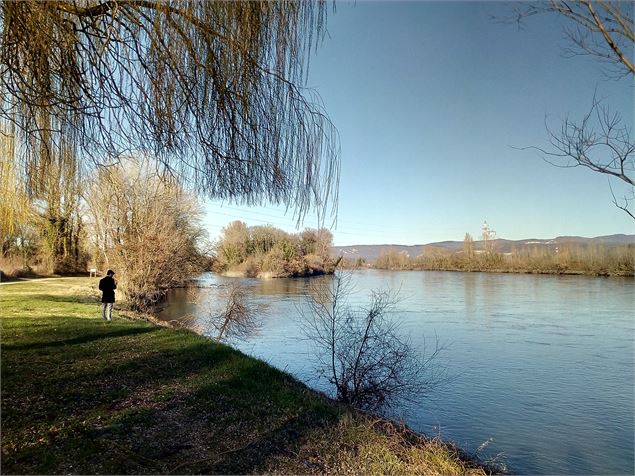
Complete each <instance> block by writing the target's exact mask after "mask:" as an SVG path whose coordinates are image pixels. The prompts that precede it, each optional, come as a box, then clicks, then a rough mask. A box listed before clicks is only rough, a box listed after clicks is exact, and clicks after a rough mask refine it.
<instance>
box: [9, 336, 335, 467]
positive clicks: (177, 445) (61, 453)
mask: <svg viewBox="0 0 635 476" xmlns="http://www.w3.org/2000/svg"><path fill="white" fill-rule="evenodd" d="M196 347H198V346H193V347H187V348H184V349H183V351H182V352H178V353H175V354H172V355H165V356H163V357H164V358H162V356H159V355H157V356H155V357H152V358H147V359H140V360H136V361H130V362H129V363H128V364H126V366H127V367H126V368H127V369H130V368H132V367H133V366H135V365H137V366H138V368H144V367H146V366H151V367H155V368H156V372H154V375H155V376H154V377H153V375H152V374H153V372H149V371H147V370H146V372H145V374H141V375H140V374H135V375H128V376H127V377H126V378H125V383H124V384H125V385H126V386H129V385H132V384H133V382H135V383H136V384H137V386H138V387H137V388H136V389H131V390H132V391H131V392H130V393H129V394H127V395H126V396H124V397H120V398H116V397H114V398H113V396H112V395H108V394H105V395H103V396H102V398H100V399H98V401H93V404H94V405H103V404H105V403H107V401H108V400H110V399H112V401H111V402H110V405H109V407H110V409H109V410H108V411H107V412H106V411H103V412H101V413H102V415H101V417H100V419H99V420H96V419H95V417H94V415H93V416H92V417H90V416H89V415H88V414H87V413H86V414H84V415H82V412H81V411H79V410H80V408H78V407H77V406H75V405H73V406H71V409H72V411H73V412H74V413H73V414H72V415H67V414H65V413H64V412H60V413H61V415H60V416H63V421H64V423H65V425H60V424H59V423H56V424H55V425H52V427H57V428H60V427H64V432H63V433H55V434H54V435H53V436H51V437H50V438H41V439H40V440H38V441H36V442H32V443H31V444H29V445H25V446H23V447H21V448H20V449H19V450H13V451H11V452H9V453H5V454H4V455H3V456H4V457H3V473H4V472H7V473H36V474H37V473H48V474H58V473H68V472H71V473H79V474H130V473H141V474H168V473H180V474H213V473H216V474H238V473H253V472H256V473H258V472H262V471H264V470H266V468H267V466H268V462H269V461H271V460H272V458H274V457H275V456H276V455H292V454H293V453H291V452H290V449H293V448H294V446H295V445H297V444H300V443H301V442H302V441H303V440H304V439H305V438H307V437H308V436H309V435H310V434H311V433H312V432H313V431H316V430H318V429H321V428H323V427H324V426H326V425H328V424H335V422H336V421H337V414H336V412H335V411H334V410H333V407H332V406H330V405H327V404H326V403H324V402H322V401H321V399H320V397H316V395H315V394H313V393H312V392H310V391H309V390H308V389H306V387H304V386H303V385H301V384H298V383H297V382H295V381H294V380H293V379H292V378H290V377H288V376H286V375H284V374H282V373H280V372H278V371H277V370H275V369H271V368H269V367H268V366H266V365H265V364H263V363H260V362H256V361H249V360H247V359H245V358H244V357H243V356H241V355H240V354H238V353H237V352H235V351H233V350H231V349H227V348H224V347H216V349H215V351H213V352H209V351H210V350H213V348H209V347H208V348H207V351H205V352H204V353H205V354H206V358H204V359H202V358H201V355H200V353H201V352H203V351H202V350H201V349H197V348H196ZM192 352H193V353H194V354H195V355H198V357H195V358H194V360H192V358H191V356H192ZM168 357H169V360H170V361H171V365H168V364H167V362H166V360H168ZM234 359H237V360H239V361H241V362H239V365H238V369H239V370H237V369H236V366H235V365H232V364H235V362H233V361H234ZM243 360H244V361H245V362H242V361H243ZM243 364H244V365H243ZM215 368H216V370H217V371H218V372H221V373H222V372H223V371H225V370H226V369H227V368H231V369H232V370H233V371H232V372H231V374H230V375H231V376H230V377H229V378H222V377H220V378H212V381H211V382H209V381H205V380H204V381H203V382H201V384H200V385H195V386H194V388H188V389H187V390H186V391H184V392H180V393H179V392H176V393H175V394H172V395H169V396H167V397H166V398H165V399H163V400H160V401H157V400H156V399H151V401H138V400H136V399H137V398H138V397H140V395H138V394H137V392H136V391H137V390H139V391H141V392H140V393H143V390H144V387H145V386H146V385H147V384H152V392H153V393H154V394H155V396H156V394H157V393H159V392H160V389H161V388H162V384H165V383H169V379H170V377H176V376H177V375H178V376H179V377H185V379H186V380H187V379H189V378H191V377H201V376H203V375H204V374H208V375H209V374H211V373H213V372H214V370H215ZM123 374H124V375H126V372H125V371H124V372H123ZM87 377H88V379H89V381H90V382H95V381H97V380H99V379H100V378H105V375H101V374H95V375H91V376H87ZM106 380H107V379H106ZM68 383H70V382H68ZM97 393H101V392H97ZM96 396H97V395H94V396H90V397H89V399H91V400H92V399H93V397H96ZM12 422H13V423H15V420H14V419H12V418H11V419H9V421H8V422H5V425H4V428H3V431H7V430H8V431H14V430H15V428H12V426H13V425H12ZM25 431H27V432H28V431H29V429H28V428H25Z"/></svg>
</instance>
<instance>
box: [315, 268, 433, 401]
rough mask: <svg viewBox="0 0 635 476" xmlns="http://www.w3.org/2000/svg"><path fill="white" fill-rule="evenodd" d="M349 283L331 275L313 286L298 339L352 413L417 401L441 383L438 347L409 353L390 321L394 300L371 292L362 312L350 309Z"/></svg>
mask: <svg viewBox="0 0 635 476" xmlns="http://www.w3.org/2000/svg"><path fill="white" fill-rule="evenodd" d="M350 290H351V277H350V275H348V274H341V273H337V274H336V275H334V276H333V278H332V279H330V280H321V281H320V282H318V283H316V284H315V285H314V286H313V288H312V289H311V291H310V294H309V296H308V304H309V310H310V312H309V313H303V314H304V316H303V317H304V333H305V335H306V336H307V337H308V338H309V339H310V340H311V341H313V342H314V343H315V345H316V347H317V350H318V356H317V357H318V360H319V363H320V365H321V367H322V372H323V373H324V375H325V376H326V377H327V378H328V381H329V382H330V383H331V384H332V385H334V387H335V390H336V392H337V399H338V400H340V401H341V402H343V403H346V404H348V405H351V406H353V407H356V408H361V409H364V410H369V411H378V410H382V409H386V408H388V407H391V406H392V405H394V404H395V403H397V402H398V401H417V400H419V399H420V398H421V397H422V396H424V395H425V394H426V393H427V392H428V391H429V390H430V389H432V388H433V387H434V386H436V385H438V384H439V383H441V381H442V380H443V379H444V375H443V372H442V371H441V369H440V368H439V367H438V366H437V365H435V359H436V358H437V356H438V354H439V352H440V351H441V350H442V347H441V346H440V345H439V342H438V341H436V342H435V347H434V349H433V351H432V352H431V353H428V354H426V349H425V348H424V349H422V350H421V352H420V351H418V350H417V349H415V348H414V347H413V346H412V345H411V344H410V342H409V341H408V340H407V339H406V338H404V337H403V333H402V332H401V326H400V323H399V321H397V320H395V319H394V318H393V316H392V315H391V313H392V311H394V308H395V304H396V294H394V293H391V292H388V291H373V292H372V293H371V296H370V304H369V306H368V307H367V308H362V309H357V310H356V309H351V308H350V307H348V305H347V304H346V299H347V297H348V296H349V294H350Z"/></svg>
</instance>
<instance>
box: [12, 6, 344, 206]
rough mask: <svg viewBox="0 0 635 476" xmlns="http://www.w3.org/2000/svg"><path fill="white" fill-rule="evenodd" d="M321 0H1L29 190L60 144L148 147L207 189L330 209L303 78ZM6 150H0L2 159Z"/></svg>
mask: <svg viewBox="0 0 635 476" xmlns="http://www.w3.org/2000/svg"><path fill="white" fill-rule="evenodd" d="M327 9H328V7H327V5H326V3H325V2H324V1H319V2H316V1H313V0H302V1H295V0H290V1H256V2H242V1H239V2H229V1H218V2H212V1H201V0H190V1H187V0H172V1H150V0H129V1H125V0H111V1H101V2H100V1H96V0H95V1H91V0H75V1H72V0H68V1H43V2H23V1H12V0H4V1H2V5H1V10H0V26H1V29H2V39H1V44H0V68H1V71H0V81H1V83H0V87H1V88H2V98H1V99H0V101H1V102H2V112H1V117H0V120H1V121H2V122H3V124H2V126H3V127H2V130H8V129H9V126H10V125H14V126H16V130H17V137H16V139H17V141H18V142H19V143H21V144H22V147H17V148H16V151H17V152H16V153H17V154H18V158H19V160H20V163H21V164H22V165H23V166H24V170H25V171H26V175H27V178H28V180H29V181H28V186H29V188H30V190H36V189H37V188H38V187H41V186H42V183H43V182H42V177H43V176H46V174H47V167H48V165H49V164H50V162H51V161H55V159H54V156H59V155H60V154H59V151H60V150H63V149H65V148H69V147H70V148H72V149H74V150H76V151H77V160H79V161H80V162H81V164H83V165H91V166H92V165H95V164H111V163H116V162H117V161H118V158H119V157H121V156H124V155H133V154H143V155H151V156H153V157H155V158H156V159H157V161H158V162H159V163H160V164H161V165H162V166H163V167H164V168H165V170H167V171H168V172H170V173H173V174H174V175H177V176H178V177H180V178H182V179H183V180H184V181H185V182H186V183H187V184H189V185H190V186H191V187H192V188H193V189H195V190H197V191H201V192H204V193H206V194H207V195H208V196H210V197H215V198H220V199H228V200H233V201H238V202H241V203H246V204H255V203H261V202H263V201H271V202H273V203H284V204H286V205H287V206H291V207H292V208H293V209H294V210H296V212H298V213H299V214H300V215H303V214H304V213H305V212H306V211H307V210H308V209H309V208H310V207H312V206H315V205H319V206H322V207H326V206H327V204H328V206H330V209H331V211H334V209H335V207H334V205H335V204H336V201H337V184H338V180H339V149H338V137H337V131H336V130H335V128H334V126H333V124H332V123H331V122H330V120H329V119H328V117H327V116H326V115H325V113H324V111H323V108H322V105H321V102H320V101H319V97H317V95H315V94H314V93H312V92H311V91H307V90H304V89H303V88H301V86H302V85H303V84H304V82H305V77H306V70H307V66H308V58H309V55H310V53H311V50H312V48H314V47H315V46H316V45H317V43H318V42H319V41H320V40H321V38H322V35H323V33H324V31H325V30H324V29H325V20H326V12H327ZM3 160H4V158H3Z"/></svg>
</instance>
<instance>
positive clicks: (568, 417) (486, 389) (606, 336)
mask: <svg viewBox="0 0 635 476" xmlns="http://www.w3.org/2000/svg"><path fill="white" fill-rule="evenodd" d="M311 279H313V280H315V279H326V280H328V279H330V277H322V278H309V279H274V280H256V279H236V278H234V279H232V278H222V277H219V276H217V275H213V274H206V275H204V276H202V277H201V283H202V284H205V285H212V288H210V289H202V290H201V292H202V296H201V300H202V301H203V303H202V304H198V305H194V304H191V303H189V304H188V303H187V302H186V301H187V300H186V299H185V293H184V291H183V290H176V292H174V293H173V294H172V295H171V296H170V305H169V306H168V307H167V308H166V309H165V310H164V311H163V313H162V315H161V317H163V318H169V319H174V318H177V319H178V318H180V317H182V316H183V315H185V314H193V315H195V316H196V315H201V314H202V313H203V312H202V309H203V308H205V309H207V308H208V306H207V304H205V302H204V301H206V300H211V302H212V303H217V302H218V295H219V293H220V290H222V289H223V287H224V285H226V284H227V283H231V282H237V281H238V282H240V283H242V284H244V285H245V286H247V287H248V288H249V290H250V292H251V295H252V296H253V299H254V301H255V303H257V304H260V305H263V306H266V308H263V310H262V328H261V329H260V331H259V333H258V334H257V335H256V336H253V337H252V338H251V339H250V340H248V341H246V342H234V344H235V345H236V346H237V347H239V348H240V349H241V350H243V351H244V352H246V353H249V354H251V355H254V356H256V357H259V358H261V359H263V360H266V361H267V362H269V363H271V364H272V365H274V366H276V367H278V368H281V369H284V370H286V371H288V372H290V373H292V374H294V375H295V376H296V377H298V378H299V379H300V380H303V381H305V382H306V383H308V384H309V385H311V386H313V387H314V388H317V389H319V390H322V391H325V392H329V391H330V390H331V389H329V387H328V384H327V383H326V382H324V381H323V380H321V379H319V378H318V371H317V369H316V363H315V358H314V349H312V346H311V343H310V342H308V341H307V340H306V339H304V338H303V334H302V332H301V327H302V326H301V323H302V319H303V317H302V313H301V312H299V310H301V309H302V308H303V306H305V302H306V301H305V297H304V296H305V294H306V293H307V290H308V287H309V286H310V284H311V283H312V282H315V281H311ZM352 281H353V283H354V287H355V292H354V293H353V294H352V295H351V297H350V301H351V302H352V303H353V304H362V303H365V302H367V296H368V293H369V292H370V290H373V289H393V290H397V289H399V290H400V291H399V294H400V298H401V299H400V302H399V306H398V312H397V313H396V316H395V318H398V319H401V320H402V321H403V327H402V330H403V332H404V334H405V335H407V336H408V337H409V338H410V339H411V342H412V343H413V345H415V346H417V347H418V348H423V346H424V344H425V343H427V345H428V349H429V348H430V345H431V343H434V341H435V339H438V340H439V341H440V342H441V343H444V344H445V345H446V350H445V351H444V352H443V353H442V354H441V356H440V358H439V360H438V363H439V365H441V366H444V367H446V368H447V369H448V371H449V372H450V374H451V375H452V376H453V378H452V380H451V381H450V382H448V383H446V384H445V385H443V386H441V387H439V388H437V389H435V390H434V391H433V392H432V393H431V394H430V395H428V396H427V397H426V398H425V399H424V400H422V402H421V403H420V404H417V405H409V406H402V407H400V408H397V409H396V416H397V417H400V418H403V419H405V421H406V422H407V423H408V424H409V425H410V426H411V427H412V428H414V429H416V430H418V431H422V432H424V433H427V434H429V435H440V436H441V437H442V438H444V439H447V440H452V441H455V442H456V443H457V444H458V445H459V446H461V447H463V448H465V449H467V450H468V451H473V452H476V451H477V450H478V451H480V453H479V454H480V455H481V456H483V457H486V458H494V457H496V458H499V459H500V460H501V461H504V462H505V463H506V464H507V466H508V468H509V470H510V471H511V472H514V473H523V474H527V473H530V474H556V473H557V474H633V472H634V464H635V463H634V456H633V455H634V449H633V448H634V445H635V438H634V431H635V430H634V405H635V403H634V392H635V391H634V381H635V376H634V371H635V365H634V361H635V324H634V323H635V319H634V317H635V313H634V310H635V293H634V291H635V288H634V286H635V281H633V279H631V278H623V279H622V278H597V277H586V276H547V275H516V274H495V273H452V272H434V271H406V272H394V271H375V270H367V271H366V270H365V271H358V272H354V273H353V276H352ZM214 305H215V304H214ZM479 448H481V449H480V450H479Z"/></svg>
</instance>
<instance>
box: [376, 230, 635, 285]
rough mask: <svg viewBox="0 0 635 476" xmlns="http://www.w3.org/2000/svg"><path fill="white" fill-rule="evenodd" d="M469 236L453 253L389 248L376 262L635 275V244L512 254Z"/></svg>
mask: <svg viewBox="0 0 635 476" xmlns="http://www.w3.org/2000/svg"><path fill="white" fill-rule="evenodd" d="M468 238H469V235H468V237H466V240H465V241H464V249H463V250H462V251H458V252H453V251H449V250H446V249H443V248H434V247H426V248H424V249H423V250H422V253H421V254H420V255H419V256H416V257H411V256H409V255H408V254H406V253H403V252H397V251H395V250H388V251H385V252H383V253H382V254H381V255H380V256H379V257H378V258H377V259H376V260H375V262H374V263H373V264H372V266H373V267H375V268H378V269H393V270H412V269H418V270H443V271H494V272H508V273H509V272H511V273H545V274H590V275H604V276H608V275H615V276H633V275H635V245H620V246H610V247H609V246H604V245H598V244H590V245H586V244H577V243H565V244H561V245H558V248H557V250H556V249H555V248H550V247H547V246H544V245H525V246H523V247H515V248H512V250H511V252H509V253H500V252H497V251H496V250H495V249H491V250H475V249H474V243H473V241H472V240H471V238H469V239H468Z"/></svg>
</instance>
